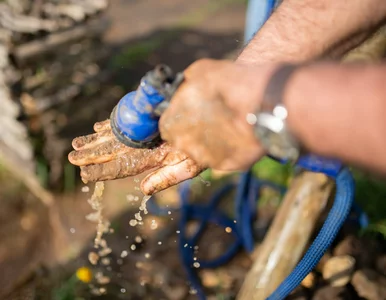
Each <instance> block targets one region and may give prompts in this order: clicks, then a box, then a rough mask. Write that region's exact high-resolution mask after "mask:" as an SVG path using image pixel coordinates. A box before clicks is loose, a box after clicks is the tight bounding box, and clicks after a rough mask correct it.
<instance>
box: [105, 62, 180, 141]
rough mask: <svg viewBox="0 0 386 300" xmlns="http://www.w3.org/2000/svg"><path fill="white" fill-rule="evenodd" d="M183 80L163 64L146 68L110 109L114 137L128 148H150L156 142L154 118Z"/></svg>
mask: <svg viewBox="0 0 386 300" xmlns="http://www.w3.org/2000/svg"><path fill="white" fill-rule="evenodd" d="M182 81H183V74H182V73H177V74H176V75H174V74H173V72H172V70H171V69H170V68H169V67H168V66H166V65H158V66H157V67H156V68H155V69H153V70H152V71H150V72H148V73H147V74H146V75H145V76H144V77H143V78H142V79H141V82H140V84H139V87H138V89H137V90H136V91H133V92H130V93H128V94H126V95H125V96H123V98H122V99H121V100H120V101H119V102H118V104H117V106H115V108H114V109H113V111H112V113H111V116H110V122H111V128H112V131H113V133H114V135H115V136H116V137H117V139H118V140H119V141H120V142H121V143H123V144H125V145H126V146H129V147H132V148H153V147H156V146H158V145H159V144H160V142H161V137H160V134H159V130H158V121H159V118H160V116H161V114H162V113H163V112H164V111H165V110H166V108H167V107H168V105H169V102H170V99H171V98H172V96H173V94H174V93H175V91H176V90H177V88H178V86H179V85H180V84H181V82H182Z"/></svg>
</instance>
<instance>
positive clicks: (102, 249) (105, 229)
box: [86, 181, 112, 295]
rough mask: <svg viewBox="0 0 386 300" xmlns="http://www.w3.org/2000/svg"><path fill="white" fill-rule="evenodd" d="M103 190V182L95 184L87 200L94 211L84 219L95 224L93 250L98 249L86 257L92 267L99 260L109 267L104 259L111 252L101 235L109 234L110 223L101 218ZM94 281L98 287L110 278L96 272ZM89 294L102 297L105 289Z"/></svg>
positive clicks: (106, 282) (107, 261)
mask: <svg viewBox="0 0 386 300" xmlns="http://www.w3.org/2000/svg"><path fill="white" fill-rule="evenodd" d="M104 189H105V185H104V182H102V181H98V182H96V183H95V187H94V192H93V194H92V195H91V198H90V199H88V203H89V204H90V206H91V208H92V209H93V210H94V211H95V212H92V213H90V214H89V215H87V216H86V219H87V220H89V221H91V222H94V223H97V225H96V236H95V238H94V248H95V249H98V251H97V253H96V252H94V251H91V252H90V253H89V255H88V259H89V261H90V263H91V264H92V265H96V264H97V263H98V261H99V260H100V261H101V263H102V265H105V266H108V265H110V258H108V257H106V256H107V255H109V254H110V253H111V252H112V250H111V248H110V247H109V246H108V244H107V242H106V240H105V239H103V238H102V237H103V234H105V233H111V232H112V231H111V229H110V222H109V221H107V220H105V219H104V217H103V204H102V198H103V197H102V196H103V191H104ZM95 278H96V281H97V282H98V284H100V285H106V284H108V283H109V282H110V278H109V277H108V276H105V275H104V274H103V273H102V272H98V273H97V274H96V276H95ZM91 292H92V293H93V294H95V295H103V294H105V293H106V288H104V287H99V288H97V287H92V289H91Z"/></svg>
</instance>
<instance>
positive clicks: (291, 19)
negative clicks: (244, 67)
mask: <svg viewBox="0 0 386 300" xmlns="http://www.w3.org/2000/svg"><path fill="white" fill-rule="evenodd" d="M385 19H386V1H384V0H351V1H347V0H323V1H314V0H304V1H298V0H284V1H283V3H282V4H281V5H280V6H279V8H278V9H277V10H276V11H275V13H274V14H273V15H272V16H271V18H270V19H269V20H268V21H267V22H266V23H265V25H264V26H263V27H262V29H261V30H260V31H259V32H258V33H257V34H256V36H255V37H254V38H253V39H252V41H251V42H250V43H249V44H248V45H247V46H246V47H245V49H244V50H243V51H242V53H241V54H240V56H239V57H238V58H237V60H236V61H237V62H241V63H257V64H260V63H265V62H269V61H273V62H278V61H291V62H299V61H307V60H311V59H315V58H318V57H321V56H323V55H326V54H332V55H333V56H334V57H339V56H340V55H342V54H343V53H345V51H347V50H349V49H350V48H352V47H355V46H356V45H358V44H359V43H361V42H362V41H363V40H364V39H365V38H366V37H367V36H368V35H370V34H371V33H372V32H373V31H374V29H375V28H376V27H378V26H379V24H381V23H383V22H384V21H385Z"/></svg>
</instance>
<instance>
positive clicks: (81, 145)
mask: <svg viewBox="0 0 386 300" xmlns="http://www.w3.org/2000/svg"><path fill="white" fill-rule="evenodd" d="M114 138H115V136H114V134H113V133H112V132H111V130H105V131H101V132H97V133H93V134H89V135H85V136H80V137H77V138H75V139H73V140H72V147H73V148H74V149H75V150H85V149H90V148H94V147H96V146H97V145H100V144H103V143H106V142H108V141H111V140H113V139H114Z"/></svg>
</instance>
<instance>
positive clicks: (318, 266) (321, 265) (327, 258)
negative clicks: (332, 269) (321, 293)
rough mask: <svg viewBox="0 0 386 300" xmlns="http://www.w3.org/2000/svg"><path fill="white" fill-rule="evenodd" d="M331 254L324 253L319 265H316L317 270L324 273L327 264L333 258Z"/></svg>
mask: <svg viewBox="0 0 386 300" xmlns="http://www.w3.org/2000/svg"><path fill="white" fill-rule="evenodd" d="M331 256H332V255H331V253H330V252H326V253H324V255H323V256H322V258H321V259H320V261H319V263H318V264H317V265H316V267H315V270H316V271H318V272H320V273H322V270H323V268H324V265H325V264H326V262H327V261H328V260H329V259H330V258H331Z"/></svg>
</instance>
